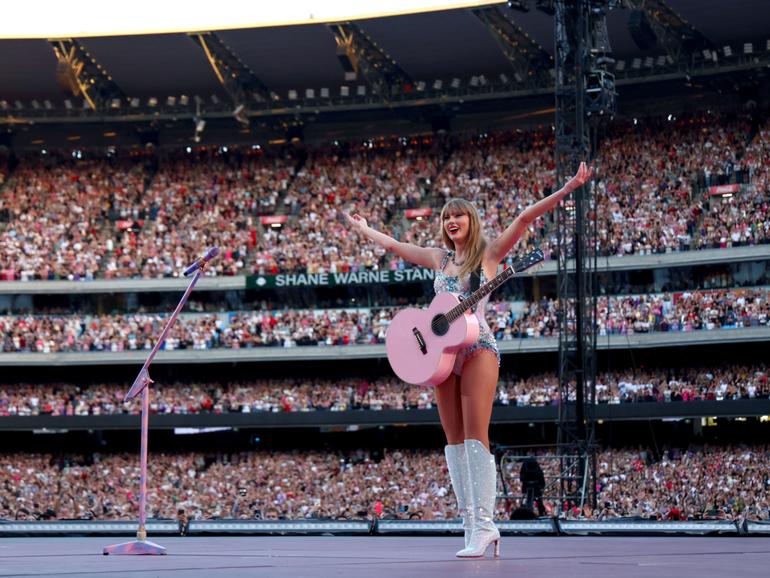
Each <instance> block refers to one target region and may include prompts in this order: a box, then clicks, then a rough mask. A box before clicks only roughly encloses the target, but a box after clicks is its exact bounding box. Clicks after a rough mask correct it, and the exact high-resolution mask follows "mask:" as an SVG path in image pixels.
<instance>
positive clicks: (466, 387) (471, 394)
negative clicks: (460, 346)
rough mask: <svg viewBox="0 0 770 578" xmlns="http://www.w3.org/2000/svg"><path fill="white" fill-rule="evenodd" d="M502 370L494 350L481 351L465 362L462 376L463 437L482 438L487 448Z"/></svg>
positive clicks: (480, 439)
mask: <svg viewBox="0 0 770 578" xmlns="http://www.w3.org/2000/svg"><path fill="white" fill-rule="evenodd" d="M499 372H500V368H499V367H498V364H497V356H496V355H495V354H494V353H492V352H491V351H481V352H479V353H477V354H476V355H474V356H473V357H471V358H470V359H469V360H468V361H466V362H465V363H464V364H463V373H462V377H461V379H460V392H461V395H460V399H461V405H462V409H461V412H462V418H463V421H462V423H463V433H464V437H465V439H470V440H478V441H480V442H481V443H482V444H484V446H485V447H486V448H487V449H489V421H490V419H491V418H492V404H493V402H494V401H495V393H496V391H497V378H498V374H499ZM442 423H443V419H442Z"/></svg>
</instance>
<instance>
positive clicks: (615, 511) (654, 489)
mask: <svg viewBox="0 0 770 578" xmlns="http://www.w3.org/2000/svg"><path fill="white" fill-rule="evenodd" d="M768 458H770V449H768V447H767V446H761V445H756V446H741V447H737V446H727V447H701V448H691V449H687V450H680V449H678V448H671V449H666V450H664V451H663V452H662V453H661V454H660V455H656V453H655V452H653V451H651V450H636V451H633V450H604V451H601V452H600V453H599V454H598V456H597V470H598V477H597V484H598V488H597V493H598V503H599V507H598V508H597V509H596V510H593V509H591V508H589V507H586V508H584V510H582V511H581V510H579V509H578V508H574V509H570V508H569V507H568V505H562V504H559V503H558V501H554V500H552V499H546V504H545V506H546V511H547V513H549V514H555V513H559V512H562V513H563V515H566V516H568V517H583V518H593V519H607V518H614V517H617V516H639V517H643V518H646V519H650V518H651V519H678V520H683V519H704V518H710V519H738V518H749V519H768V516H769V515H770V497H769V496H770V468H769V467H768V463H770V462H768ZM540 461H541V463H542V464H543V466H544V468H543V469H544V471H545V473H546V482H547V485H546V491H545V495H546V496H548V494H549V493H551V494H552V491H549V488H550V484H552V483H553V468H554V465H553V463H555V462H554V460H547V459H544V458H543V456H542V455H541V456H540ZM138 462H139V460H138V458H137V457H136V456H135V455H129V454H89V455H86V456H74V455H73V456H54V455H50V454H11V455H5V456H3V460H2V466H0V469H1V470H2V479H3V482H2V485H1V486H0V519H26V520H34V519H86V520H89V519H98V520H110V519H114V520H126V519H136V517H137V507H138V495H137V492H138V482H139V463H138ZM503 464H504V465H503V471H502V475H503V478H504V479H505V480H506V481H507V486H506V489H507V490H508V492H509V493H510V494H513V495H516V496H521V495H522V493H523V492H522V491H521V486H520V483H519V482H518V476H517V474H518V470H517V467H518V463H517V462H515V461H505V460H504V461H503ZM499 489H501V490H502V486H499ZM147 503H148V514H149V517H152V518H170V519H177V518H178V517H180V516H183V517H184V518H185V519H192V520H198V519H303V518H304V519H307V518H337V519H362V518H368V519H370V518H373V517H381V518H410V519H423V520H433V519H454V518H455V517H456V516H457V512H456V507H455V502H454V495H453V493H452V491H451V487H450V483H449V476H448V473H447V470H446V464H445V461H444V457H443V453H442V452H441V451H440V450H402V449H393V450H384V451H382V452H379V451H378V452H369V451H363V450H358V451H353V452H344V453H343V452H319V451H309V450H304V451H292V452H280V451H250V452H242V453H237V454H217V455H208V454H203V453H178V454H168V453H165V454H159V453H156V454H154V455H153V459H152V460H150V462H149V473H148V496H147ZM520 504H521V498H518V497H517V498H508V499H498V501H497V505H496V509H497V512H496V515H497V516H498V517H499V518H507V517H509V516H510V514H511V512H512V510H513V509H514V508H515V507H517V506H519V505H520Z"/></svg>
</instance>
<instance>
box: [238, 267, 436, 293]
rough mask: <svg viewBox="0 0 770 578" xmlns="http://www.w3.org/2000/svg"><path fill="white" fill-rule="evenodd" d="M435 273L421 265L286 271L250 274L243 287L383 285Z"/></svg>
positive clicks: (427, 277) (414, 280)
mask: <svg viewBox="0 0 770 578" xmlns="http://www.w3.org/2000/svg"><path fill="white" fill-rule="evenodd" d="M434 275H435V272H434V271H432V270H431V269H423V268H422V267H418V268H414V269H404V270H403V271H359V272H346V273H287V274H282V275H250V276H249V277H247V278H246V289H272V288H276V287H277V288H283V287H334V286H337V285H386V284H388V283H418V282H420V281H433V277H434Z"/></svg>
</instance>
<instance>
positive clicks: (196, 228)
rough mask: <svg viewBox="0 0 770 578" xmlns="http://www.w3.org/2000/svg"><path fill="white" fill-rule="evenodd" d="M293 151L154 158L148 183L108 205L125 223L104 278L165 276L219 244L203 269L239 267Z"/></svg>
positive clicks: (271, 207) (288, 175) (285, 183)
mask: <svg viewBox="0 0 770 578" xmlns="http://www.w3.org/2000/svg"><path fill="white" fill-rule="evenodd" d="M296 162H297V161H296V160H295V159H294V157H293V156H292V155H291V154H289V153H285V154H284V155H280V154H274V155H266V154H264V153H263V151H262V149H259V150H256V149H252V150H250V151H248V152H247V153H243V154H235V152H229V153H228V154H221V153H217V154H214V153H213V152H207V153H206V154H201V153H197V154H195V155H193V154H187V155H183V156H181V157H177V158H172V159H168V160H166V161H165V162H161V163H160V169H159V170H158V171H157V173H156V174H155V175H154V177H153V179H152V184H151V186H150V187H149V190H147V191H146V192H144V194H142V195H140V196H138V197H125V196H124V197H120V198H116V200H115V203H114V204H115V210H116V212H117V213H118V214H119V216H120V219H121V222H122V223H124V224H125V225H124V226H123V227H122V228H121V229H120V230H119V231H118V232H117V233H116V234H117V236H118V240H117V243H116V246H115V249H114V251H113V253H112V254H111V255H110V257H109V259H108V260H107V262H106V264H105V268H104V277H106V278H117V277H153V278H154V277H171V276H174V275H175V274H176V275H178V274H179V271H180V270H182V269H184V268H185V267H186V266H187V265H188V264H189V263H192V262H193V261H194V260H195V259H196V258H197V257H199V256H200V255H202V254H203V253H205V251H206V249H207V248H208V247H212V246H216V247H221V249H222V251H221V254H220V255H219V256H218V257H217V259H216V260H214V261H212V263H211V265H210V267H209V270H208V274H216V275H236V274H242V273H243V270H244V268H245V267H246V263H247V261H248V259H249V254H250V252H251V251H252V250H253V249H254V248H255V247H256V246H257V245H258V243H259V239H258V234H257V233H258V230H259V229H260V228H261V227H260V224H259V222H258V220H259V216H260V215H268V214H273V213H274V212H275V211H276V204H277V202H278V199H279V197H281V196H282V195H283V194H284V193H285V192H286V190H287V189H288V187H289V184H290V182H291V179H292V178H293V176H294V168H295V165H296Z"/></svg>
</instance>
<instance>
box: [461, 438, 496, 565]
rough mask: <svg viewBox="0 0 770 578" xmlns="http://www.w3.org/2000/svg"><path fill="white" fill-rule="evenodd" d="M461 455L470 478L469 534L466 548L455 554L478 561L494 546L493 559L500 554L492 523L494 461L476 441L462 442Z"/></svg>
mask: <svg viewBox="0 0 770 578" xmlns="http://www.w3.org/2000/svg"><path fill="white" fill-rule="evenodd" d="M465 456H466V459H467V460H468V472H469V478H470V490H471V492H470V498H471V500H470V501H471V507H472V508H473V532H472V533H471V539H470V543H469V544H468V546H467V547H466V548H465V549H463V550H460V551H459V552H458V553H457V554H456V555H457V556H458V557H459V558H479V557H482V556H484V552H486V550H487V547H488V546H489V545H490V544H492V543H494V545H495V550H494V554H495V557H497V556H499V555H500V532H499V531H498V530H497V527H496V526H495V522H494V514H495V498H496V496H497V469H496V467H495V458H494V456H493V455H492V454H491V453H489V450H487V448H486V447H484V444H482V443H481V442H480V441H478V440H465Z"/></svg>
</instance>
